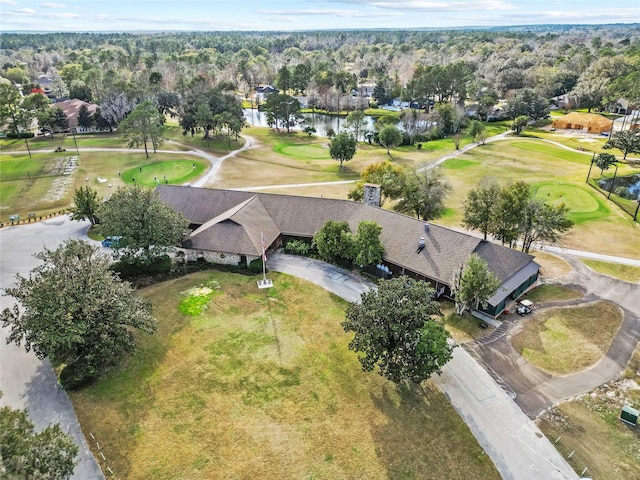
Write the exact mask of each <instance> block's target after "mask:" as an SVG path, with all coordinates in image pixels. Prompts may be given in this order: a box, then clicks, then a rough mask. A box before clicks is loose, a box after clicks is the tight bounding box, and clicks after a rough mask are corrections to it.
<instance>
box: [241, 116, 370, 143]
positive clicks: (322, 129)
mask: <svg viewBox="0 0 640 480" xmlns="http://www.w3.org/2000/svg"><path fill="white" fill-rule="evenodd" d="M302 117H303V118H304V123H303V124H302V125H296V126H295V127H294V128H293V130H302V129H303V128H305V127H313V128H315V129H316V135H320V136H322V137H326V136H327V130H329V129H330V128H332V129H333V131H334V132H336V133H340V132H341V131H342V130H343V129H344V126H345V123H346V121H347V120H346V118H345V117H340V116H337V115H326V114H324V113H303V114H302ZM244 118H245V119H246V120H247V123H248V124H250V125H253V126H254V127H268V126H269V125H268V124H267V115H266V114H265V113H264V112H259V111H258V110H256V109H245V110H244ZM364 118H365V122H366V123H365V128H364V129H363V130H373V124H374V123H375V120H374V118H373V117H369V116H365V117H364ZM360 137H361V138H360V140H362V139H363V138H362V135H360Z"/></svg>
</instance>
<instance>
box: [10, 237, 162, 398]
mask: <svg viewBox="0 0 640 480" xmlns="http://www.w3.org/2000/svg"><path fill="white" fill-rule="evenodd" d="M35 256H36V258H38V259H39V260H42V262H43V263H42V264H41V265H39V266H37V267H36V268H34V269H33V270H32V271H31V272H30V274H29V277H28V278H26V277H22V276H20V275H18V276H17V282H16V286H15V287H12V288H8V289H6V293H7V294H8V295H10V296H12V297H14V298H15V299H16V300H17V301H18V302H19V303H20V305H21V308H20V307H18V305H15V306H14V307H13V308H11V309H10V308H5V309H4V311H3V312H2V314H1V315H0V320H1V321H2V325H3V327H9V329H10V333H9V335H8V337H7V341H8V342H13V343H16V344H17V345H21V344H24V346H25V348H26V349H27V351H31V350H33V351H34V352H35V354H36V355H37V356H38V357H39V358H45V357H48V358H49V361H50V362H51V364H52V365H53V366H54V367H59V366H62V367H64V369H63V370H62V372H61V381H62V383H63V384H64V385H66V386H67V387H69V388H74V387H75V386H78V385H81V384H82V383H83V382H85V381H87V380H89V379H92V378H95V377H96V376H98V375H99V374H100V373H101V372H102V371H104V370H105V369H106V368H109V367H111V366H113V365H116V364H118V363H119V362H120V361H121V360H122V359H123V358H124V356H125V355H126V354H130V353H131V352H133V350H134V349H135V345H136V341H135V335H134V331H135V330H136V329H137V330H140V331H142V332H146V333H153V332H154V331H155V329H156V324H157V322H156V320H155V319H154V318H153V317H152V316H151V307H150V305H149V304H148V303H147V302H146V301H145V300H143V299H142V298H141V297H139V296H137V295H136V294H135V293H134V291H133V289H132V287H131V286H130V285H129V283H127V282H124V281H122V280H120V278H119V277H118V276H117V275H116V273H114V272H113V271H112V270H110V268H109V267H110V261H109V259H108V258H107V257H106V256H105V255H102V254H100V253H99V251H98V248H97V247H94V246H92V245H90V244H89V243H87V242H85V241H82V240H67V241H66V242H65V243H64V244H62V245H61V246H60V247H58V248H57V249H56V250H48V249H45V250H44V251H42V252H40V253H38V254H36V255H35Z"/></svg>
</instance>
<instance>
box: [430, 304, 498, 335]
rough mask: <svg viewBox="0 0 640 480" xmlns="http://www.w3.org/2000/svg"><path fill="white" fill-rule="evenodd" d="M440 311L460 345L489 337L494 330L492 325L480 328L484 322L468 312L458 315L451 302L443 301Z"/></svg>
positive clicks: (445, 323) (448, 329) (449, 330)
mask: <svg viewBox="0 0 640 480" xmlns="http://www.w3.org/2000/svg"><path fill="white" fill-rule="evenodd" d="M440 309H441V310H442V313H443V315H444V325H445V328H446V329H447V331H448V332H449V333H450V334H451V337H453V339H454V340H455V341H456V342H458V343H464V342H470V341H471V340H475V339H476V338H480V337H483V336H485V335H488V334H489V333H491V332H492V331H493V330H494V327H492V326H491V325H489V326H487V328H482V327H480V324H481V323H482V320H480V319H478V318H476V317H474V316H473V315H471V314H470V313H469V312H468V311H466V312H464V313H463V314H462V315H458V314H457V313H456V309H455V305H454V303H453V302H452V301H451V300H443V301H441V302H440Z"/></svg>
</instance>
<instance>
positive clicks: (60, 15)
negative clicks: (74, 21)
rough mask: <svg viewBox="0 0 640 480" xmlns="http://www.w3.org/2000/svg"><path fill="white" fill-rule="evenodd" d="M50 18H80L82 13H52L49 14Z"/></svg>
mask: <svg viewBox="0 0 640 480" xmlns="http://www.w3.org/2000/svg"><path fill="white" fill-rule="evenodd" d="M49 18H80V15H78V14H77V13H70V12H65V13H52V14H51V15H49Z"/></svg>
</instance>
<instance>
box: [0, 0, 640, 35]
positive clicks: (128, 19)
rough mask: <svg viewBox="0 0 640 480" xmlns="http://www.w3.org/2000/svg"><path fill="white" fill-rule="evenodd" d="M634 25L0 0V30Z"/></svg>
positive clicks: (192, 2)
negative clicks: (554, 24) (557, 24)
mask: <svg viewBox="0 0 640 480" xmlns="http://www.w3.org/2000/svg"><path fill="white" fill-rule="evenodd" d="M635 22H640V0H610V1H602V0H579V1H574V0H562V1H554V0H477V1H476V0H470V1H465V0H459V1H445V0H442V1H427V0H260V1H255V0H131V1H122V0H108V1H104V0H82V1H80V0H69V1H66V0H62V1H59V2H46V1H30V0H0V31H14V30H35V31H123V30H127V31H141V30H153V31H157V30H190V31H193V30H316V29H342V28H364V29H366V28H420V27H461V26H491V25H535V24H543V23H565V24H576V23H582V24H599V23H635Z"/></svg>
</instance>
